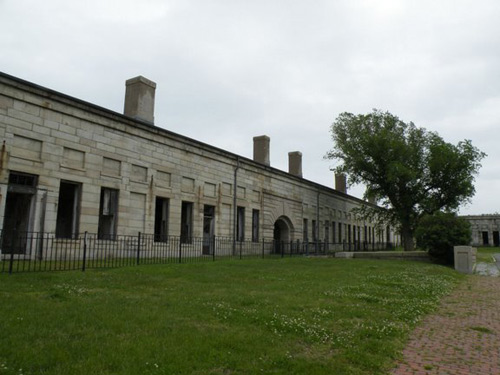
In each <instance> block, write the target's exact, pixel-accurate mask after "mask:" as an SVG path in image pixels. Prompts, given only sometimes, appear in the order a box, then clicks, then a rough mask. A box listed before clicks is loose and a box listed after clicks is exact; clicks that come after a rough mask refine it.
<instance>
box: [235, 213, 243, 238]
mask: <svg viewBox="0 0 500 375" xmlns="http://www.w3.org/2000/svg"><path fill="white" fill-rule="evenodd" d="M236 218H237V219H236V239H237V240H238V241H244V240H245V207H238V208H237V212H236Z"/></svg>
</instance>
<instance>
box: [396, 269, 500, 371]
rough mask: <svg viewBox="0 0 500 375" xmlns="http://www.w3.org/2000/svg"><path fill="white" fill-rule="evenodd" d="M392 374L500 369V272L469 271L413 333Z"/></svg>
mask: <svg viewBox="0 0 500 375" xmlns="http://www.w3.org/2000/svg"><path fill="white" fill-rule="evenodd" d="M391 374H392V375H410V374H411V375H427V374H428V375H436V374H439V375H444V374H447V375H448V374H450V375H465V374H472V375H475V374H477V375H489V374H495V375H498V374H500V277H488V276H468V277H467V280H466V281H465V282H464V283H462V284H461V285H460V286H459V287H458V289H457V290H456V291H455V292H454V293H453V294H452V295H450V296H448V297H446V298H445V299H444V300H443V301H442V303H441V305H440V307H439V309H438V310H437V311H436V312H435V313H434V314H432V315H429V316H427V317H426V318H425V319H424V320H423V321H422V322H421V324H419V326H418V327H417V328H416V329H415V331H414V332H413V333H412V334H411V335H410V341H409V342H408V344H407V346H406V348H405V350H404V351H403V359H402V360H401V362H400V363H399V364H398V365H397V367H396V368H395V369H394V370H392V372H391Z"/></svg>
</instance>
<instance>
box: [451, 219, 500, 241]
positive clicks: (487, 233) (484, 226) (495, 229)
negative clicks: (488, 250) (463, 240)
mask: <svg viewBox="0 0 500 375" xmlns="http://www.w3.org/2000/svg"><path fill="white" fill-rule="evenodd" d="M461 217H462V218H464V219H466V220H467V221H468V222H469V223H470V224H471V230H472V243H471V245H472V246H500V215H497V214H493V215H468V216H461Z"/></svg>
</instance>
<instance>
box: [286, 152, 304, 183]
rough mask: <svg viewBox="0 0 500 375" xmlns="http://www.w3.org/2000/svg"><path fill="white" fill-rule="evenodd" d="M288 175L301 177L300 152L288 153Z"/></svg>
mask: <svg viewBox="0 0 500 375" xmlns="http://www.w3.org/2000/svg"><path fill="white" fill-rule="evenodd" d="M288 173H290V174H293V175H294V176H297V177H302V152H300V151H293V152H289V153H288Z"/></svg>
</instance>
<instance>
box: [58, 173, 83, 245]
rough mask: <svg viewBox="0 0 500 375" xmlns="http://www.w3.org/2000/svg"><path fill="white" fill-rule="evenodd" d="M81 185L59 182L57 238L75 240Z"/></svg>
mask: <svg viewBox="0 0 500 375" xmlns="http://www.w3.org/2000/svg"><path fill="white" fill-rule="evenodd" d="M80 191H81V185H80V184H78V183H75V182H67V181H61V183H60V185H59V200H58V204H57V222H56V237H57V238H77V237H78V220H79V218H80Z"/></svg>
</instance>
